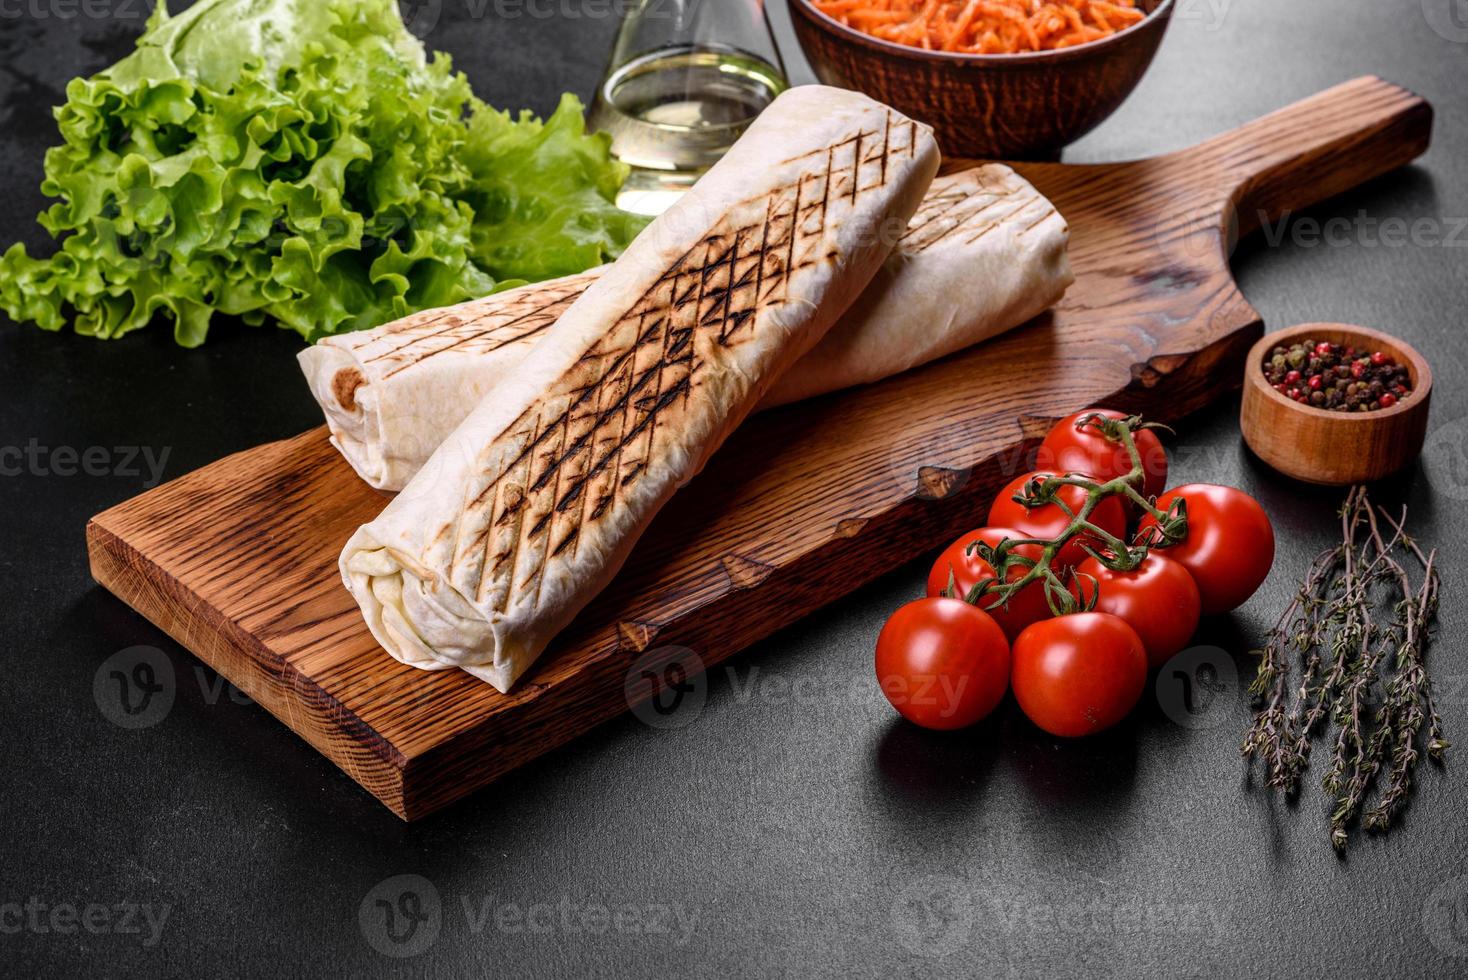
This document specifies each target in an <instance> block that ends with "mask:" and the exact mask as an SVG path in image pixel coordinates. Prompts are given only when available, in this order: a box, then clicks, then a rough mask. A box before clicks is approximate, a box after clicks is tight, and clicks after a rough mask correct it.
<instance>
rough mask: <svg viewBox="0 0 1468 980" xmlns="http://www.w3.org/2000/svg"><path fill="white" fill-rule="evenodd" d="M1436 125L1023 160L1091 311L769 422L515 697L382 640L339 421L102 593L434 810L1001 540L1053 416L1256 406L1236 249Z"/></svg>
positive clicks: (140, 537)
mask: <svg viewBox="0 0 1468 980" xmlns="http://www.w3.org/2000/svg"><path fill="white" fill-rule="evenodd" d="M1431 118H1432V113H1431V109H1430V108H1429V107H1428V106H1427V104H1426V103H1425V102H1423V101H1422V100H1421V99H1419V98H1417V97H1416V96H1414V95H1412V94H1411V93H1409V92H1406V91H1404V90H1403V89H1401V88H1398V87H1396V86H1394V85H1391V84H1388V83H1385V82H1382V81H1381V80H1379V79H1374V78H1365V79H1359V80H1357V81H1355V82H1351V83H1348V84H1346V85H1343V86H1340V87H1338V88H1336V89H1333V90H1331V91H1330V92H1327V93H1324V94H1322V95H1320V96H1317V97H1315V98H1314V99H1311V100H1308V101H1307V102H1306V103H1303V104H1301V105H1299V106H1295V107H1292V108H1291V109H1288V110H1285V111H1284V112H1282V113H1277V114H1275V115H1274V116H1271V117H1268V118H1266V119H1264V120H1261V121H1259V122H1256V123H1253V124H1251V125H1249V126H1245V127H1243V128H1241V129H1239V130H1237V131H1235V132H1233V133H1230V134H1228V135H1226V136H1222V137H1219V138H1217V139H1215V140H1212V141H1209V142H1207V143H1205V144H1203V145H1202V146H1199V147H1196V148H1194V149H1191V150H1187V151H1184V152H1181V153H1177V154H1172V155H1169V156H1165V157H1160V158H1156V159H1152V160H1145V161H1139V162H1134V163H1124V164H1107V165H1100V166H1087V167H1073V166H1063V165H1059V164H1036V165H1027V166H1022V167H1021V168H1019V169H1021V171H1022V172H1023V173H1024V174H1025V176H1027V177H1028V178H1029V179H1030V180H1032V181H1033V182H1034V183H1035V184H1036V185H1037V186H1038V187H1039V189H1040V190H1041V191H1042V192H1043V193H1045V194H1046V195H1047V196H1049V197H1050V198H1051V200H1053V201H1054V202H1055V204H1056V206H1057V207H1058V208H1059V209H1060V210H1061V212H1062V213H1063V214H1064V215H1066V217H1067V218H1068V219H1069V220H1070V222H1071V224H1072V228H1073V234H1074V239H1073V243H1072V253H1071V254H1072V259H1073V262H1074V265H1075V268H1076V273H1077V277H1078V278H1077V282H1076V284H1075V286H1074V287H1073V288H1072V289H1071V291H1070V293H1069V294H1068V295H1067V297H1066V298H1065V300H1064V301H1063V302H1062V303H1061V304H1059V306H1058V307H1057V308H1056V309H1055V310H1053V311H1052V312H1051V313H1049V314H1046V315H1045V316H1043V317H1041V318H1039V319H1038V320H1036V321H1035V322H1033V323H1031V324H1029V325H1027V326H1026V327H1024V328H1022V329H1020V330H1017V331H1015V332H1013V333H1011V334H1009V335H1006V336H1005V337H1003V338H1000V339H999V340H996V341H993V342H991V343H988V344H985V345H983V346H981V347H979V348H977V349H974V350H971V351H967V352H964V353H962V354H960V355H958V356H955V357H952V358H949V359H947V360H944V361H942V362H939V363H937V364H933V365H930V366H929V367H927V368H924V369H921V370H918V371H915V372H912V373H909V374H907V375H904V376H902V377H900V378H895V379H892V380H889V381H886V382H883V383H881V384H878V385H874V386H870V387H868V388H864V389H860V390H855V391H850V392H845V393H842V394H839V395H835V396H829V397H826V398H822V399H818V400H815V401H811V402H806V403H803V404H799V405H794V406H790V407H788V408H785V409H781V410H777V411H774V412H769V413H766V414H764V415H761V416H759V417H757V418H755V419H753V420H752V421H750V422H749V423H748V424H747V425H746V426H745V427H744V428H742V429H741V430H740V431H739V432H738V433H736V435H735V436H734V437H733V438H732V439H731V440H730V442H729V443H727V444H726V445H725V447H724V448H723V449H722V450H721V451H720V452H719V453H718V454H717V455H716V456H715V458H714V459H713V461H712V462H711V463H710V465H709V467H708V469H707V470H706V471H705V473H704V474H703V475H702V476H700V477H699V478H698V479H697V480H696V481H695V482H694V483H693V484H692V485H690V486H689V487H688V488H687V489H686V490H684V491H683V492H682V493H680V494H679V495H678V496H677V497H676V498H675V499H674V500H673V502H672V503H671V504H670V505H669V507H668V508H667V509H666V510H665V511H664V512H663V513H662V514H661V515H659V517H658V519H657V521H656V522H655V523H654V525H653V527H652V529H651V530H650V531H649V532H648V534H647V536H646V537H645V538H644V539H643V540H642V541H641V542H640V543H639V545H638V547H637V549H636V551H635V552H634V553H633V556H632V558H631V560H630V561H629V562H628V564H627V566H626V568H625V569H624V570H623V572H622V574H621V575H620V576H619V577H618V579H617V580H616V581H615V582H614V583H613V585H612V586H611V587H610V588H609V589H608V590H607V591H606V592H605V593H604V594H603V595H601V596H600V597H598V598H597V599H596V600H595V601H594V602H593V603H592V604H591V605H590V606H589V607H588V608H587V609H586V610H585V612H584V613H583V614H582V615H581V616H580V617H579V618H578V620H577V622H576V623H575V624H574V625H573V626H572V627H571V628H570V629H569V630H568V631H567V632H566V633H565V634H564V635H563V636H562V637H561V638H560V639H559V640H558V641H557V643H556V644H554V645H553V647H552V648H551V650H549V651H548V652H547V653H546V654H545V656H544V657H543V658H542V659H541V661H540V663H539V664H538V665H537V666H536V667H535V668H534V669H533V670H532V671H531V672H530V673H529V674H528V675H527V676H526V678H525V679H524V681H522V683H521V684H520V685H519V686H518V687H517V688H516V689H515V690H514V691H513V692H512V693H510V694H509V695H501V694H499V693H497V692H496V691H495V690H494V689H493V688H491V687H490V686H489V685H487V684H483V683H481V682H479V681H476V680H474V679H473V678H471V677H469V676H468V675H467V674H464V673H462V672H460V671H439V672H424V671H418V670H414V669H412V668H409V667H406V666H403V665H401V664H399V663H397V662H396V661H394V660H393V659H392V658H390V657H389V656H387V654H386V653H384V652H383V651H382V650H380V649H379V648H378V647H377V646H376V644H375V643H374V642H373V640H372V639H371V637H370V636H369V634H368V633H367V630H366V628H365V626H364V625H363V623H362V619H361V616H360V614H359V612H358V610H357V608H356V605H355V604H354V603H353V601H352V599H351V597H350V596H349V595H348V593H347V591H346V590H345V588H343V586H342V584H341V582H340V580H339V579H338V576H337V570H336V560H337V555H338V553H339V552H340V549H341V547H342V545H343V543H344V542H345V541H346V539H347V538H348V536H349V535H350V534H351V533H352V531H354V530H355V529H356V527H357V526H358V525H360V524H361V523H363V522H365V521H368V520H370V519H371V518H372V517H374V516H376V514H377V512H378V511H379V510H380V509H381V508H382V506H383V503H384V499H385V498H384V497H383V496H382V495H380V494H378V493H377V492H375V491H373V490H371V489H370V488H368V487H367V486H366V485H365V484H363V483H361V482H360V481H359V480H358V479H357V478H356V477H355V475H354V474H353V473H352V471H351V469H350V468H349V467H348V466H347V464H346V463H345V462H343V461H342V460H341V459H340V458H339V457H338V456H337V455H336V453H335V452H334V451H333V450H332V449H331V447H330V446H329V445H328V443H327V440H326V432H325V429H324V428H322V429H316V430H313V431H311V432H307V433H305V434H303V435H301V436H298V437H296V438H294V439H289V440H286V441H283V442H278V443H272V444H270V445H266V446H261V447H258V448H256V449H253V450H250V451H248V452H245V453H241V454H238V455H235V456H231V457H228V458H226V459H223V460H220V461H219V462H218V463H215V464H213V465H211V466H208V467H205V468H204V469H202V470H199V471H197V472H195V473H191V474H189V475H187V476H185V477H182V478H180V479H178V480H175V481H172V482H171V483H168V484H165V485H163V486H161V487H158V488H156V489H154V490H151V491H149V492H148V493H146V494H143V495H142V496H140V497H138V498H136V499H134V500H131V501H128V502H126V503H124V504H121V505H119V506H117V507H114V508H112V509H111V510H108V511H106V512H104V513H102V514H99V515H97V516H96V517H95V518H93V520H92V521H91V523H90V524H89V525H88V528H87V539H88V547H89V550H90V554H91V561H92V571H93V575H94V577H95V578H96V579H97V581H98V582H100V583H101V584H102V585H104V586H106V587H107V588H108V589H110V590H112V591H113V592H114V593H116V594H117V595H118V596H120V597H121V598H122V599H123V600H124V601H126V602H127V603H129V604H130V605H132V606H133V607H134V608H136V609H138V610H139V611H140V612H141V613H143V614H144V615H145V616H147V617H148V618H149V619H151V620H152V621H153V622H155V623H157V624H158V625H159V626H160V627H162V628H163V629H165V630H166V631H167V632H168V633H169V634H170V635H172V636H173V637H175V638H176V639H177V640H178V641H179V642H180V643H182V644H183V645H184V646H186V647H188V648H189V649H190V650H192V651H194V653H196V654H197V655H198V656H199V657H200V658H201V659H203V660H205V661H207V662H208V663H209V664H211V665H212V666H213V667H215V668H216V669H217V670H218V671H219V672H220V673H221V674H223V675H224V676H225V677H226V678H228V679H229V680H230V681H232V682H233V683H235V684H236V685H238V686H239V687H240V688H242V689H243V690H244V691H245V692H246V693H248V694H249V695H250V696H252V697H253V698H254V699H255V700H256V701H257V702H259V703H260V704H262V705H264V706H265V707H266V708H267V709H268V710H269V711H271V712H272V713H273V714H274V715H276V717H278V718H280V719H281V720H282V721H284V722H285V723H286V724H288V725H289V726H291V728H292V729H294V730H295V731H297V732H298V733H300V734H301V736H302V737H304V738H305V739H306V740H307V741H309V742H310V743H311V744H312V745H313V746H315V747H316V748H317V749H318V750H320V751H321V752H323V753H324V754H326V755H327V756H328V757H330V758H331V759H332V760H333V761H335V762H336V763H337V764H338V765H340V766H341V767H342V768H343V769H344V770H345V771H346V772H347V773H348V774H349V775H350V776H351V777H352V778H353V779H355V780H357V781H358V782H359V783H361V784H362V785H363V786H364V787H366V788H367V789H368V790H369V791H371V792H372V793H373V794H374V795H376V796H377V797H378V798H379V799H380V800H382V802H383V803H385V804H386V805H387V806H389V807H391V808H392V809H393V811H394V812H396V813H397V814H399V815H400V816H402V817H404V818H405V819H413V818H416V817H421V816H423V815H425V814H427V813H430V812H432V811H434V810H436V809H438V808H440V807H442V806H444V805H446V804H448V803H450V802H452V801H453V800H455V799H458V798H460V797H462V796H464V795H465V794H467V793H469V792H471V791H473V790H474V789H477V788H479V787H482V786H484V785H486V784H487V783H489V782H491V781H492V780H494V779H495V778H496V777H498V776H499V775H501V774H503V773H505V772H507V771H509V770H510V769H513V768H514V767H516V766H518V765H521V764H522V763H524V762H526V761H528V760H530V759H533V758H535V757H536V756H538V755H541V754H542V753H544V752H547V751H549V750H551V749H553V748H555V747H556V746H558V745H561V744H563V743H564V742H566V741H568V740H570V739H572V738H574V737H576V736H578V735H580V734H582V733H584V732H586V731H588V730H590V729H591V728H593V727H594V726H596V725H597V724H599V723H601V722H602V721H605V720H607V719H609V718H611V717H614V716H616V715H618V714H620V713H621V712H623V711H626V710H628V708H629V707H630V706H631V705H632V704H635V703H637V702H639V701H641V700H644V699H646V698H648V697H650V696H652V695H653V694H654V693H656V692H655V691H654V688H653V684H654V683H655V680H656V678H657V677H658V676H660V674H659V672H658V668H659V667H660V666H662V665H665V664H666V663H668V662H669V661H671V660H673V659H675V658H678V657H680V656H681V655H682V651H683V649H684V648H686V649H691V650H693V651H695V652H696V653H697V654H698V656H699V658H700V659H701V662H702V664H703V665H704V666H712V665H714V664H716V663H718V662H720V661H721V660H723V659H725V658H727V657H729V656H731V655H733V654H734V653H736V652H737V651H739V650H741V649H743V648H744V647H746V646H748V645H749V644H751V643H753V642H755V641H757V640H759V639H761V638H762V637H765V636H767V635H769V634H770V633H771V632H773V631H775V630H777V629H779V628H780V627H782V626H785V625H787V624H789V623H791V622H793V621H795V620H796V619H798V618H800V617H801V616H804V615H806V614H807V613H809V612H811V611H812V610H814V609H816V608H818V607H819V606H821V605H823V604H824V603H827V602H830V601H831V600H833V599H836V598H838V597H839V596H841V595H843V594H845V593H847V592H850V591H851V590H853V589H855V588H857V587H858V586H860V585H862V584H863V583H865V582H867V581H869V580H871V579H873V578H875V577H877V576H878V575H881V574H883V573H884V572H887V571H889V570H891V569H893V568H895V567H897V566H898V565H900V564H902V563H903V562H905V561H907V560H909V559H911V558H913V557H915V556H917V555H920V554H922V553H923V552H924V551H927V550H929V549H933V548H936V547H938V546H940V545H944V544H947V543H948V541H949V540H950V539H951V538H952V537H954V536H955V535H957V534H959V533H961V532H962V531H964V530H966V529H968V528H969V527H971V526H976V525H977V524H978V523H981V522H982V519H983V515H984V513H985V512H986V510H987V508H988V504H989V498H990V496H991V495H992V493H993V492H994V491H995V490H996V489H997V488H998V487H999V486H1000V485H1002V484H1003V483H1004V482H1005V481H1006V480H1007V479H1009V478H1010V477H1011V476H1012V475H1013V474H1014V473H1016V472H1017V471H1018V470H1020V469H1021V468H1023V467H1024V466H1025V461H1026V460H1025V457H1026V454H1027V452H1028V450H1029V449H1031V448H1032V447H1033V446H1034V445H1035V443H1036V442H1037V441H1038V439H1039V437H1040V436H1041V435H1043V433H1044V431H1045V429H1046V428H1047V427H1048V425H1049V424H1050V422H1051V421H1052V420H1054V419H1056V418H1059V417H1061V416H1063V415H1066V414H1068V413H1070V412H1072V411H1075V410H1077V409H1079V408H1082V407H1084V406H1085V405H1087V404H1093V403H1107V404H1110V405H1115V406H1118V407H1121V408H1126V409H1133V410H1138V411H1143V412H1145V413H1146V414H1147V415H1148V416H1149V417H1152V418H1157V419H1160V420H1167V419H1173V418H1177V417H1179V416H1181V415H1184V414H1186V413H1188V412H1190V411H1193V410H1195V409H1197V408H1199V407H1201V406H1203V405H1204V404H1206V403H1208V402H1209V401H1212V400H1213V399H1215V398H1217V397H1219V396H1220V395H1221V394H1223V393H1224V392H1226V391H1227V390H1229V389H1231V388H1234V387H1236V386H1237V385H1238V384H1239V380H1240V378H1241V377H1242V375H1241V373H1240V372H1241V369H1242V363H1243V359H1244V355H1245V351H1246V350H1247V349H1248V347H1249V346H1250V344H1252V343H1253V342H1254V340H1255V339H1256V338H1257V337H1258V335H1259V334H1260V332H1261V329H1262V324H1261V323H1260V319H1259V316H1258V315H1257V314H1256V313H1255V311H1254V310H1253V309H1252V308H1251V307H1250V306H1249V304H1248V303H1247V302H1246V301H1245V300H1244V298H1243V297H1242V296H1241V295H1240V294H1239V292H1238V289H1237V288H1236V287H1235V285H1234V282H1233V279H1232V277H1231V275H1230V274H1229V271H1228V264H1227V247H1228V244H1229V242H1230V240H1231V236H1232V235H1233V233H1234V229H1235V228H1236V227H1244V228H1247V227H1251V226H1253V227H1257V225H1258V223H1259V222H1260V221H1261V220H1270V219H1272V218H1273V217H1274V215H1275V214H1276V213H1278V212H1279V211H1280V210H1282V209H1287V208H1298V207H1304V206H1307V205H1309V204H1312V203H1315V202H1316V201H1318V200H1320V199H1322V198H1323V197H1325V196H1327V195H1329V194H1331V193H1335V192H1338V191H1341V190H1345V189H1346V188H1348V187H1350V186H1352V185H1354V184H1357V183H1360V182H1362V181H1365V180H1368V179H1370V178H1372V177H1375V176H1377V175H1379V174H1382V173H1384V172H1386V171H1388V170H1390V169H1392V168H1394V167H1396V166H1399V165H1401V164H1404V163H1406V162H1408V161H1410V160H1411V159H1413V158H1415V157H1416V156H1417V155H1419V154H1420V153H1421V152H1422V151H1423V150H1425V149H1426V147H1427V144H1428V141H1429V138H1430V130H1431ZM968 165H971V164H970V163H969V162H966V161H961V160H955V161H952V162H951V166H952V167H954V168H957V167H962V166H968ZM1256 211H1262V212H1263V213H1262V214H1255V213H1254V212H1256ZM1246 215H1250V216H1249V217H1246Z"/></svg>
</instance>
